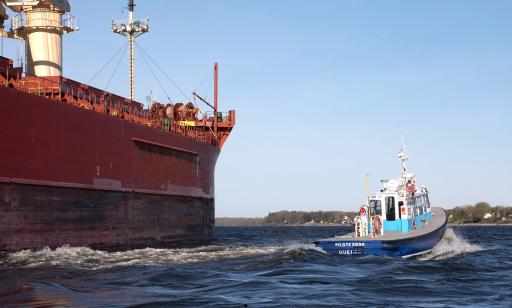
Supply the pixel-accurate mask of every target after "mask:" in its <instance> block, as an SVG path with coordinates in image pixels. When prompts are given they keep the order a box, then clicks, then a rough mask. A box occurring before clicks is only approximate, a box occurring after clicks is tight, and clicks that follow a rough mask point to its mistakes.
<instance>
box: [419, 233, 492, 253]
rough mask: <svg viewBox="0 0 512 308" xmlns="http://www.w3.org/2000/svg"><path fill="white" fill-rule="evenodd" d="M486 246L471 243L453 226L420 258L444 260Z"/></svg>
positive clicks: (480, 249) (479, 249)
mask: <svg viewBox="0 0 512 308" xmlns="http://www.w3.org/2000/svg"><path fill="white" fill-rule="evenodd" d="M482 250H484V248H482V247H480V246H478V245H476V244H471V243H470V242H468V241H467V240H466V239H464V238H463V237H462V236H461V235H458V234H457V233H455V231H453V229H452V228H447V229H446V232H445V233H444V236H443V238H442V239H441V240H440V241H439V243H437V245H436V246H435V247H434V248H433V249H432V250H431V251H430V252H429V253H427V254H426V255H424V256H422V257H421V258H419V259H420V260H443V259H448V258H452V257H455V256H459V255H463V254H466V253H471V252H476V251H482Z"/></svg>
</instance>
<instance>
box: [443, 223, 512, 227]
mask: <svg viewBox="0 0 512 308" xmlns="http://www.w3.org/2000/svg"><path fill="white" fill-rule="evenodd" d="M448 226H450V227H472V226H474V227H512V223H506V224H499V223H495V224H493V223H462V224H454V223H449V224H448Z"/></svg>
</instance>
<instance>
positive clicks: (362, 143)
mask: <svg viewBox="0 0 512 308" xmlns="http://www.w3.org/2000/svg"><path fill="white" fill-rule="evenodd" d="M126 2H127V1H125V0H111V1H99V0H91V1H74V2H73V14H74V15H75V16H76V17H77V19H78V23H79V26H80V31H79V32H77V33H73V34H69V35H67V36H66V37H65V39H64V74H65V75H66V76H68V77H69V78H72V79H75V80H81V81H84V82H86V81H88V80H89V79H90V78H91V77H92V76H93V75H94V74H95V73H96V72H97V71H98V70H99V69H100V68H101V66H102V65H103V64H104V63H105V62H106V61H107V60H108V59H109V58H110V57H111V56H112V55H113V54H114V53H115V52H116V51H117V50H118V49H119V48H120V47H121V46H123V44H124V40H123V39H122V38H121V37H118V36H116V35H114V34H112V33H111V30H110V22H111V19H112V17H115V18H118V19H123V18H126V12H125V13H122V12H121V10H122V7H123V6H126ZM137 4H138V5H137V7H136V15H137V16H138V17H150V18H151V27H152V28H151V32H150V33H148V34H145V35H144V36H143V37H141V38H139V39H138V42H139V44H141V45H142V46H144V48H145V49H146V51H148V52H149V54H150V55H151V57H152V58H153V59H155V60H156V61H157V62H158V63H159V64H160V66H161V67H162V68H163V69H164V70H166V71H167V72H168V73H169V75H171V76H172V77H173V79H174V81H175V82H176V83H177V84H178V85H179V86H180V88H182V89H183V90H184V91H185V92H186V93H191V92H192V90H194V89H196V88H197V87H198V85H201V86H200V87H199V88H198V89H197V90H198V92H199V93H201V94H203V95H205V96H207V97H208V98H211V97H212V94H211V89H212V87H211V83H212V80H211V78H208V79H207V81H206V82H204V83H202V84H201V81H202V80H204V78H205V77H206V76H209V74H210V73H211V70H212V64H213V62H214V61H218V62H219V65H220V104H221V109H224V110H228V109H236V110H237V120H238V123H237V126H236V128H235V130H234V131H233V134H232V135H231V137H230V139H229V141H228V142H227V143H226V145H225V147H224V148H223V151H222V153H221V156H220V158H219V161H218V164H217V169H216V210H217V211H216V214H217V216H218V217H224V216H232V217H235V216H246V217H249V216H251V217H254V216H263V215H266V214H267V213H268V212H269V211H278V210H353V209H356V208H357V207H358V206H359V205H360V204H361V203H362V202H363V200H364V198H365V193H364V174H365V173H367V172H368V173H369V174H370V190H371V191H375V190H376V189H378V188H379V187H380V179H383V178H391V177H397V176H399V174H400V165H399V161H398V159H397V158H396V154H397V152H398V150H399V149H400V147H401V140H400V135H402V134H403V135H404V136H405V138H406V141H407V147H408V152H409V156H410V160H409V167H410V169H411V171H413V172H415V173H416V175H417V179H418V182H419V183H420V184H423V185H426V186H427V187H429V188H430V191H431V200H432V202H433V203H435V204H436V205H441V206H444V207H446V208H451V207H454V206H458V205H464V204H473V203H476V202H478V201H481V200H486V201H489V202H490V203H491V204H493V205H512V200H511V197H510V191H511V188H512V180H511V176H512V164H511V162H510V161H511V157H512V138H511V135H512V121H511V117H512V107H511V105H512V104H511V99H512V19H511V18H510V12H511V11H512V2H510V1H498V0H496V1H483V0H482V1H471V0H463V1H462V0H461V1H456V0H451V1H405V0H403V1H391V0H390V1H364V0H355V1H343V0H336V1H299V0H294V1H287V0H280V1H270V0H260V1H239V0H216V1H174V0H172V1H170V0H152V1H138V2H137ZM14 46H15V45H14V44H13V43H12V42H11V43H7V44H6V46H5V54H6V55H11V56H15V55H16V52H15V48H14ZM115 64H116V63H113V64H112V65H111V66H109V67H108V68H107V69H106V70H105V73H103V74H101V75H100V76H99V77H98V78H97V79H95V80H94V81H93V82H92V84H93V85H95V86H98V87H102V88H104V87H105V85H106V83H107V80H108V79H109V77H110V74H111V73H112V72H113V70H114V66H115ZM127 66H128V65H127V56H126V55H125V61H123V62H122V63H121V66H120V69H119V71H118V73H117V75H116V77H115V79H114V81H113V82H112V84H111V85H110V87H109V90H111V91H113V92H116V93H119V94H123V95H127V94H128V86H127V85H128V78H127V76H128V69H127ZM210 75H211V74H210ZM136 76H137V88H136V96H137V98H138V99H139V100H140V101H144V97H145V96H146V95H147V94H148V93H149V91H150V90H154V91H155V92H157V93H158V98H160V99H164V97H165V94H164V93H163V92H162V91H161V90H160V88H159V86H158V85H157V83H156V82H155V81H154V79H153V77H152V75H151V72H150V71H149V70H148V69H147V67H146V65H145V63H144V62H143V60H142V59H141V58H140V56H138V57H137V69H136ZM161 81H162V83H163V84H164V85H165V86H166V91H167V92H168V93H169V95H170V96H171V98H172V99H174V100H183V99H185V98H183V95H181V94H180V91H179V90H177V89H176V88H174V87H173V86H172V84H171V83H169V82H168V81H166V80H165V78H163V77H161Z"/></svg>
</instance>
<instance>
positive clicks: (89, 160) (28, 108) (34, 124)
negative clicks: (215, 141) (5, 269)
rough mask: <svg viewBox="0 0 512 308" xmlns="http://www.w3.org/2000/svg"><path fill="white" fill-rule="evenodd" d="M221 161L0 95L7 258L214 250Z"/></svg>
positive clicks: (170, 140)
mask: <svg viewBox="0 0 512 308" xmlns="http://www.w3.org/2000/svg"><path fill="white" fill-rule="evenodd" d="M219 152H220V150H219V149H218V148H217V147H215V146H214V145H211V144H207V143H204V142H199V141H196V140H194V139H191V138H187V137H184V136H179V135H176V134H172V133H169V132H166V131H162V130H157V129H154V128H152V127H147V126H144V125H141V124H138V123H133V122H130V121H127V120H123V119H120V118H117V117H112V116H109V115H107V114H102V113H99V112H94V111H92V110H86V109H81V108H78V107H76V106H73V105H70V104H66V103H62V102H59V101H55V100H51V99H47V98H44V97H40V96H37V95H34V94H30V93H26V92H23V91H18V90H16V89H11V88H8V87H0V249H1V250H7V251H13V250H19V249H27V248H29V249H32V248H41V247H45V246H49V247H58V246H62V245H71V246H82V245H86V246H91V247H100V248H131V247H145V246H173V245H180V246H181V245H192V244H197V243H202V242H207V241H209V240H210V239H211V238H212V236H213V226H214V169H215V163H216V161H217V157H218V155H219Z"/></svg>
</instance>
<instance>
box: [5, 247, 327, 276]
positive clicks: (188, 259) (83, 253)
mask: <svg viewBox="0 0 512 308" xmlns="http://www.w3.org/2000/svg"><path fill="white" fill-rule="evenodd" d="M307 250H317V251H320V250H318V249H317V248H315V246H314V245H308V244H292V245H285V246H272V247H262V246H236V245H226V246H219V245H212V246H203V247H197V248H181V249H156V248H145V249H137V250H129V251H123V252H105V251H101V250H93V249H90V248H87V247H69V246H63V247H59V248H57V249H49V248H44V249H41V250H37V251H32V250H23V251H19V252H16V253H10V254H8V255H7V257H6V258H5V259H4V260H2V261H1V262H0V265H2V266H8V267H24V268H34V267H42V266H55V267H66V268H80V269H92V270H96V269H102V268H111V267H117V266H134V265H166V264H184V263H194V262H204V261H211V260H222V259H233V258H239V257H251V256H258V255H265V254H272V253H276V252H283V253H290V252H297V251H307Z"/></svg>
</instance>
